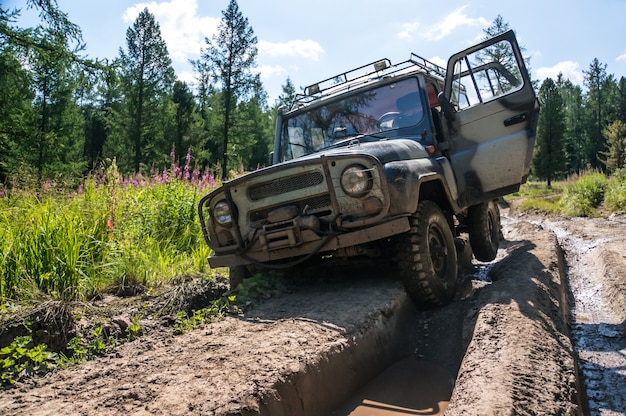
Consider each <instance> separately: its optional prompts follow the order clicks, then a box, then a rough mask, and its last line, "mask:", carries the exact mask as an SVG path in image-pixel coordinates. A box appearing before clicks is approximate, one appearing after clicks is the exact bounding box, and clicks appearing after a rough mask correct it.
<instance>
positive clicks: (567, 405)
mask: <svg viewBox="0 0 626 416" xmlns="http://www.w3.org/2000/svg"><path fill="white" fill-rule="evenodd" d="M503 217H504V218H503V232H504V237H505V241H503V243H502V245H501V249H500V251H499V253H498V257H497V259H496V260H495V261H494V262H492V263H488V264H484V263H477V262H475V261H474V263H473V265H472V267H471V268H470V269H468V270H467V271H466V275H465V278H464V281H463V284H462V285H461V287H460V289H459V292H458V295H457V298H456V299H455V301H454V302H453V303H452V304H451V305H449V306H447V307H444V308H439V309H435V310H420V309H416V308H415V307H414V306H413V305H412V304H411V302H410V301H409V300H408V298H407V296H406V294H405V293H404V291H403V289H402V288H401V286H400V285H399V284H398V282H397V281H396V276H394V275H393V273H389V272H388V273H381V272H376V271H373V270H361V271H358V272H355V273H352V276H341V277H332V278H330V277H325V276H323V277H322V278H319V279H317V280H315V281H312V282H308V283H306V284H298V285H295V286H294V287H293V288H292V289H291V290H290V291H286V292H285V291H284V292H281V293H275V294H273V295H272V297H270V298H268V299H265V300H263V301H262V302H260V303H259V304H258V305H256V306H255V307H253V308H251V309H249V310H247V311H246V312H245V313H243V314H241V315H230V316H227V317H225V318H224V319H223V320H220V321H216V322H212V323H209V324H206V325H204V326H202V327H201V328H199V329H196V330H193V331H190V332H186V333H183V334H178V335H176V334H175V333H174V331H173V330H172V327H171V322H168V320H167V319H164V318H161V317H157V316H156V315H155V316H154V317H153V316H151V315H149V314H146V315H145V316H144V317H143V318H142V319H141V320H140V322H139V323H140V325H141V327H142V328H143V331H144V333H143V334H142V335H141V336H140V337H139V338H138V339H136V340H134V341H132V342H126V343H123V344H121V345H119V346H118V347H117V348H116V349H115V350H114V352H112V353H110V354H108V355H106V356H103V357H99V358H96V359H94V360H91V361H86V362H83V363H81V364H78V365H76V366H73V367H70V368H67V369H64V370H60V371H55V372H53V373H49V374H47V375H45V376H43V377H33V378H31V379H28V380H27V381H25V382H20V383H19V384H18V385H17V386H16V387H15V388H13V389H9V390H4V391H0V409H2V410H1V413H2V414H3V415H22V414H29V415H35V416H37V415H58V414H65V415H109V414H110V415H117V414H132V415H142V414H145V415H187V414H193V415H195V414H197V415H289V416H296V415H325V414H328V415H348V414H352V415H354V416H356V415H362V414H368V415H374V414H379V415H383V414H384V415H391V414H404V415H407V414H443V413H444V412H445V414H446V415H501V414H516V415H539V414H546V415H580V414H592V415H622V414H626V399H625V396H626V393H625V392H626V390H624V386H626V380H625V378H626V375H625V369H626V363H625V360H626V345H625V344H626V331H625V329H626V324H625V323H624V322H625V319H626V299H625V298H626V287H625V283H624V276H625V271H626V257H625V253H626V250H625V248H626V244H625V238H624V235H625V233H624V232H625V231H626V218H625V217H623V216H617V217H612V218H609V219H576V220H566V219H558V218H556V219H555V218H547V217H539V216H531V215H519V214H515V213H509V212H508V210H503ZM135 299H140V300H141V298H135ZM126 302H127V303H126V304H125V305H124V308H125V309H121V310H120V309H117V310H115V314H120V313H121V314H122V315H125V316H127V317H128V316H131V315H132V314H133V313H134V312H136V311H138V310H141V309H142V308H145V305H144V306H142V305H134V306H133V305H132V304H129V303H128V302H130V301H128V300H127V301H126ZM142 302H145V300H142ZM105 304H107V305H108V306H106V307H109V306H110V304H109V303H107V302H105V301H104V300H103V301H100V306H98V305H93V306H92V307H93V308H94V309H96V308H98V307H103V308H104V307H105ZM122 321H123V319H122ZM578 374H581V375H582V377H580V378H579V377H578ZM394 380H395V381H396V382H397V381H399V380H403V382H402V383H396V384H394ZM404 380H410V382H404ZM368 382H369V384H368ZM381 385H382V386H386V388H385V389H381V388H380V386H381ZM377 386H378V387H377Z"/></svg>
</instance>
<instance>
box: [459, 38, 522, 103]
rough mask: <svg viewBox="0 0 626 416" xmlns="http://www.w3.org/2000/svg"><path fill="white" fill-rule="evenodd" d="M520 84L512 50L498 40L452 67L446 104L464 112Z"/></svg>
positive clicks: (505, 43)
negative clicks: (449, 92) (450, 90)
mask: <svg viewBox="0 0 626 416" xmlns="http://www.w3.org/2000/svg"><path fill="white" fill-rule="evenodd" d="M523 82H524V81H523V79H522V76H521V70H520V64H519V62H517V59H516V56H515V53H514V52H513V47H512V45H511V43H510V42H509V41H508V40H502V41H500V42H497V43H494V44H493V45H490V46H489V47H487V48H484V49H480V50H478V51H475V52H474V53H471V54H469V55H467V56H464V57H462V58H460V59H458V60H457V61H456V62H455V63H454V76H453V79H452V96H451V97H450V101H451V102H452V104H454V105H455V106H456V107H457V108H458V109H463V108H467V107H470V106H472V105H476V104H478V103H484V102H487V101H490V100H493V99H497V98H499V97H501V96H504V95H506V94H509V93H511V92H513V91H517V90H519V89H521V88H522V87H523Z"/></svg>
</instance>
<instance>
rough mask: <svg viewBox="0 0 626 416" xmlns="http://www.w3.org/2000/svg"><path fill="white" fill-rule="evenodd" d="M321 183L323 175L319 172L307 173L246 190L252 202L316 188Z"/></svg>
mask: <svg viewBox="0 0 626 416" xmlns="http://www.w3.org/2000/svg"><path fill="white" fill-rule="evenodd" d="M322 182H324V175H322V173H321V172H307V173H304V174H302V175H297V176H290V177H288V178H282V179H275V180H273V181H271V182H266V183H261V184H258V185H253V186H251V187H250V188H248V198H250V199H251V200H252V201H259V200H261V199H263V198H268V197H273V196H276V195H281V194H284V193H287V192H293V191H296V190H299V189H304V188H309V187H311V186H316V185H319V184H321V183H322Z"/></svg>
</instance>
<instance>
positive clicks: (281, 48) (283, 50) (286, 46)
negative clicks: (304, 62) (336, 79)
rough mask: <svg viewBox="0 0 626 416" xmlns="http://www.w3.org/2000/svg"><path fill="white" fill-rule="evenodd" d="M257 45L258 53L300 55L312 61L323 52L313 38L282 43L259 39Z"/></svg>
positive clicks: (274, 55) (278, 55)
mask: <svg viewBox="0 0 626 416" xmlns="http://www.w3.org/2000/svg"><path fill="white" fill-rule="evenodd" d="M257 47H258V49H259V55H267V56H271V57H280V56H289V57H301V58H307V59H311V60H313V61H317V60H318V59H319V57H320V55H322V54H323V53H324V49H323V48H322V47H321V45H320V44H319V43H318V42H316V41H313V40H290V41H288V42H282V43H274V42H268V41H264V40H260V41H259V42H258V43H257Z"/></svg>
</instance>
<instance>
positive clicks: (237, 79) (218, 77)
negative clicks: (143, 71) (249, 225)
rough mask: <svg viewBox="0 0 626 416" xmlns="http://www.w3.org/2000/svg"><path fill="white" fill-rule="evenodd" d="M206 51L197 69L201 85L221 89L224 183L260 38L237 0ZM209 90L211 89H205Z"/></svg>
mask: <svg viewBox="0 0 626 416" xmlns="http://www.w3.org/2000/svg"><path fill="white" fill-rule="evenodd" d="M205 42H206V48H204V49H202V51H201V56H200V59H199V60H197V61H195V62H194V67H195V69H196V71H197V72H199V73H200V77H199V78H200V80H201V82H205V83H206V82H213V83H217V84H219V85H220V86H221V91H220V93H221V94H220V96H221V98H222V105H221V108H222V111H223V113H222V115H223V119H222V120H221V122H222V131H221V137H222V145H221V148H220V152H221V153H222V155H221V156H222V167H221V168H222V180H226V179H227V178H228V176H229V168H228V166H229V159H234V158H235V157H236V154H232V155H231V157H229V153H230V151H231V150H233V153H234V152H235V149H231V147H230V142H229V138H230V137H229V136H230V134H231V132H232V131H233V128H234V125H235V121H236V119H237V117H236V116H235V112H236V111H237V108H238V104H239V101H240V100H244V99H245V98H247V97H248V96H249V94H250V93H252V92H253V88H254V85H255V83H254V80H255V76H254V75H253V74H252V71H251V70H252V69H253V68H254V67H255V66H256V56H257V47H256V44H257V38H256V36H255V35H254V31H253V30H252V27H250V25H249V24H248V19H247V18H245V17H244V16H243V15H242V13H241V12H240V11H239V6H238V5H237V2H236V1H235V0H230V3H229V4H228V7H227V8H226V10H225V11H223V12H222V20H221V22H220V25H219V27H218V32H217V34H216V35H215V36H214V37H213V39H212V41H210V40H209V39H205ZM204 88H205V89H206V88H207V87H204Z"/></svg>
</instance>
